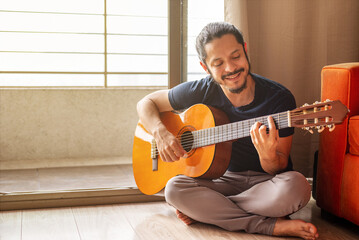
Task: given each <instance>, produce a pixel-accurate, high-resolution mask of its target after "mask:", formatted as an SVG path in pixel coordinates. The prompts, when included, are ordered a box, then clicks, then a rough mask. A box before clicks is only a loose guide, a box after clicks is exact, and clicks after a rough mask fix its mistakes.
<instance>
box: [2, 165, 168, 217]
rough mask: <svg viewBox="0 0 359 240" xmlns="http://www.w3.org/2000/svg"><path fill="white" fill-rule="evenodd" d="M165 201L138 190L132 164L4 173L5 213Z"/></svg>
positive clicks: (19, 170) (3, 198)
mask: <svg viewBox="0 0 359 240" xmlns="http://www.w3.org/2000/svg"><path fill="white" fill-rule="evenodd" d="M74 162H75V161H73V163H74ZM92 163H93V164H95V161H93V162H92ZM103 163H104V162H103ZM107 163H110V160H109V159H107ZM63 164H64V163H63ZM76 164H79V162H78V163H76ZM50 165H51V164H50ZM23 167H26V165H25V166H23ZM161 200H163V197H160V196H147V195H144V194H142V193H141V192H140V191H139V190H138V188H137V187H136V183H135V181H134V178H133V173H132V165H131V164H108V165H93V166H67V167H54V166H52V167H43V168H33V169H30V168H29V169H25V168H24V169H12V170H1V171H0V210H1V211H3V210H18V209H30V208H48V207H68V206H83V205H98V204H114V203H125V202H145V201H161Z"/></svg>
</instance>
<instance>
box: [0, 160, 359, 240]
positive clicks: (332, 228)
mask: <svg viewBox="0 0 359 240" xmlns="http://www.w3.org/2000/svg"><path fill="white" fill-rule="evenodd" d="M111 187H113V188H116V187H130V188H133V187H135V182H134V180H133V176H132V169H131V166H130V165H127V166H126V165H124V166H90V167H72V168H47V169H26V170H6V171H1V173H0V193H1V194H3V195H6V194H7V193H10V192H29V191H52V190H53V191H55V190H71V189H74V190H76V189H85V188H87V189H88V188H111ZM291 218H299V219H303V220H305V221H310V222H313V223H314V224H315V225H316V226H317V227H318V229H319V234H320V239H324V240H354V239H359V228H358V227H357V226H355V225H354V224H351V223H349V222H347V221H340V220H338V219H334V218H322V217H321V211H320V209H319V208H318V207H317V206H316V204H315V200H314V199H312V200H311V201H310V203H309V204H308V205H307V206H306V207H305V208H303V209H302V210H301V211H299V212H297V213H295V214H293V215H292V216H291ZM0 239H1V240H12V239H14V240H27V239H36V240H41V239H44V240H48V239H51V240H57V239H61V240H64V239H71V240H77V239H80V240H107V239H109V240H113V239H121V240H123V239H124V240H125V239H132V240H153V239H156V240H172V239H180V240H183V239H185V240H187V239H192V240H197V239H200V240H202V239H203V240H217V239H238V240H251V239H253V240H270V239H296V238H284V237H282V238H276V237H269V236H263V235H258V234H247V233H244V232H228V231H225V230H222V229H220V228H217V227H215V226H210V225H206V224H201V223H197V224H194V225H191V226H186V225H184V224H183V223H182V222H181V221H179V220H178V219H177V217H176V215H175V213H174V209H173V208H172V207H170V206H169V205H168V204H167V203H165V202H162V201H161V202H149V203H131V204H112V205H99V206H86V207H63V208H48V209H31V210H15V211H2V212H0Z"/></svg>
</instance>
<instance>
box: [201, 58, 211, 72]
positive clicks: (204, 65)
mask: <svg viewBox="0 0 359 240" xmlns="http://www.w3.org/2000/svg"><path fill="white" fill-rule="evenodd" d="M199 64H201V66H202V68H203V69H204V71H206V73H207V74H210V73H209V71H208V68H207V65H206V64H205V63H203V62H202V61H200V62H199Z"/></svg>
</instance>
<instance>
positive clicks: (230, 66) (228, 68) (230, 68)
mask: <svg viewBox="0 0 359 240" xmlns="http://www.w3.org/2000/svg"><path fill="white" fill-rule="evenodd" d="M236 67H237V66H236V64H235V63H233V62H227V63H226V68H225V71H226V72H228V73H231V72H234V71H235V70H236Z"/></svg>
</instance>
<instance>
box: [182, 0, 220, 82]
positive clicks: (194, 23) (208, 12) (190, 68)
mask: <svg viewBox="0 0 359 240" xmlns="http://www.w3.org/2000/svg"><path fill="white" fill-rule="evenodd" d="M187 15H188V35H187V46H188V47H187V81H193V80H198V79H201V78H203V75H205V74H206V73H205V72H204V70H203V68H202V67H201V66H200V64H199V59H198V57H197V51H196V47H195V45H196V37H197V35H198V33H199V32H200V31H201V30H202V28H203V27H204V26H205V25H206V24H207V23H209V22H216V21H224V0H196V1H191V0H189V1H188V14H187Z"/></svg>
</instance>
